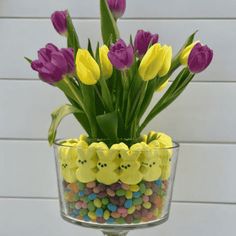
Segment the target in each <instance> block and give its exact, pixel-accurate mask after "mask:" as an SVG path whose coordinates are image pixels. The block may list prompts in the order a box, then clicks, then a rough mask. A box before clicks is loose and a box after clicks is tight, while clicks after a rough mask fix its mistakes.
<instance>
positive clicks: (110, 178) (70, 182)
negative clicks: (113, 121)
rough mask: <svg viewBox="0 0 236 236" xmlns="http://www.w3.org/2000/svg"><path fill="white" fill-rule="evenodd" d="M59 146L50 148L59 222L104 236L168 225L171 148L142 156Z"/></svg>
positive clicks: (175, 146) (172, 174)
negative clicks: (94, 231)
mask: <svg viewBox="0 0 236 236" xmlns="http://www.w3.org/2000/svg"><path fill="white" fill-rule="evenodd" d="M64 141H65V140H60V141H57V142H56V143H55V144H54V151H55V161H56V170H57V181H58V190H59V200H60V211H61V216H62V218H63V219H64V220H66V221H68V222H70V223H73V224H77V225H80V226H84V227H88V228H94V229H99V230H101V231H102V232H103V233H104V235H109V236H111V235H112V236H115V235H127V233H128V231H130V230H133V229H140V228H147V227H152V226H157V225H159V224H162V223H164V222H165V221H167V220H168V217H169V213H170V205H171V198H172V190H173V184H174V178H175V171H176V165H177V158H178V150H179V145H178V144H177V143H173V146H172V147H168V148H160V147H153V148H151V149H147V150H146V149H144V150H142V151H140V150H138V151H137V150H133V151H130V150H122V151H119V150H118V149H119V148H118V149H116V151H112V152H111V153H110V150H104V149H103V148H101V147H99V146H96V145H94V149H93V150H92V151H91V152H89V151H88V150H87V149H86V148H85V149H86V150H84V148H83V147H81V146H77V145H75V144H74V142H73V140H72V142H71V144H72V145H68V142H64ZM69 143H70V142H69ZM121 149H122V148H121ZM91 153H92V154H91ZM114 153H115V154H114ZM103 154H104V155H105V156H106V158H107V159H104V158H103ZM91 156H92V158H91ZM113 156H115V157H114V158H113ZM127 158H128V159H127ZM111 159H112V160H111Z"/></svg>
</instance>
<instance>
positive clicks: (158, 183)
mask: <svg viewBox="0 0 236 236" xmlns="http://www.w3.org/2000/svg"><path fill="white" fill-rule="evenodd" d="M155 184H156V185H157V186H158V187H160V186H161V179H158V180H156V181H155Z"/></svg>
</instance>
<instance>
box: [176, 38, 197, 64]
mask: <svg viewBox="0 0 236 236" xmlns="http://www.w3.org/2000/svg"><path fill="white" fill-rule="evenodd" d="M198 42H199V41H196V42H193V43H191V44H190V45H188V46H187V47H186V48H185V49H184V50H183V51H182V52H181V54H180V58H179V60H180V63H181V64H182V65H184V66H186V65H187V64H188V57H189V54H190V53H191V51H192V49H193V47H194V46H195V45H196V44H197V43H198Z"/></svg>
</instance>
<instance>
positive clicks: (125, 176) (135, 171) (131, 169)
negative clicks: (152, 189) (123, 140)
mask: <svg viewBox="0 0 236 236" xmlns="http://www.w3.org/2000/svg"><path fill="white" fill-rule="evenodd" d="M142 150H143V146H142V144H140V143H137V144H134V145H132V146H131V147H130V150H128V151H127V150H121V151H120V155H121V163H120V168H121V174H120V180H121V181H122V182H123V183H125V184H132V185H133V184H137V183H139V182H140V181H141V180H142V178H143V175H142V173H141V172H140V170H139V169H140V167H141V164H140V160H139V158H140V155H141V153H142Z"/></svg>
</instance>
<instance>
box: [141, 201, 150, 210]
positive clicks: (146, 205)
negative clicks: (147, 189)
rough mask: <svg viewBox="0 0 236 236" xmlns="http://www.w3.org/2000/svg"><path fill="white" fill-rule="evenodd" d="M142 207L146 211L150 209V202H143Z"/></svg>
mask: <svg viewBox="0 0 236 236" xmlns="http://www.w3.org/2000/svg"><path fill="white" fill-rule="evenodd" d="M143 207H144V208H146V209H150V208H151V207H152V204H151V203H150V202H144V203H143Z"/></svg>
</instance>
